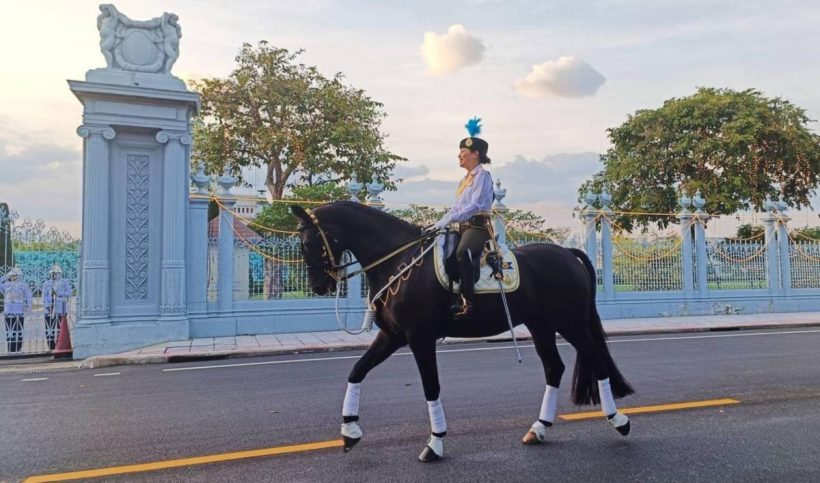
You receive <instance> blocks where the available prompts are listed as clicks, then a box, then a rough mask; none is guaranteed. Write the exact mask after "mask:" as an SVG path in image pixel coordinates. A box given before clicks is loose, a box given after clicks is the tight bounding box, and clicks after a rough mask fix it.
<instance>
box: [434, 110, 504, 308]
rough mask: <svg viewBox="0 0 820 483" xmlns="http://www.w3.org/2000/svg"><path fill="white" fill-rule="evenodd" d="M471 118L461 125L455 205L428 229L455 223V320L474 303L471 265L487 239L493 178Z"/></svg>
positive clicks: (475, 121)
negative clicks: (461, 174) (457, 299)
mask: <svg viewBox="0 0 820 483" xmlns="http://www.w3.org/2000/svg"><path fill="white" fill-rule="evenodd" d="M480 121H481V119H479V118H473V119H470V120H469V121H468V122H467V125H466V126H465V127H466V128H467V132H468V133H469V134H470V136H469V137H466V138H464V139H462V140H461V142H460V143H459V145H458V147H459V152H458V165H459V166H460V167H461V168H464V169H465V170H466V171H467V175H466V176H464V179H462V180H461V183H459V185H458V189H457V190H456V204H455V205H454V206H453V207H452V208H451V209H450V211H448V212H447V214H445V215H444V216H443V217H442V218H441V219H440V220H439V221H438V222H436V224H435V225H433V226H432V228H431V230H434V231H437V230H441V229H443V228H445V227H446V226H448V225H450V224H451V223H458V231H459V233H460V234H461V240H460V241H459V243H458V248H457V249H456V259H457V261H458V274H459V279H460V280H459V286H460V287H461V296H462V303H461V304H460V305H459V304H455V305H453V306H452V307H451V308H450V313H451V315H452V316H453V318H455V319H465V318H469V317H470V315H471V314H472V312H473V306H474V304H475V272H474V267H475V266H476V265H478V263H477V261H478V259H479V258H480V257H481V253H482V252H483V251H484V244H485V243H486V242H487V240H489V239H490V233H489V231H488V228H487V226H488V224H489V217H490V214H491V207H492V203H493V181H492V178H491V177H490V173H489V172H488V171H486V170H485V169H484V165H485V164H489V163H490V158H488V157H487V148H488V147H489V145H488V144H487V141H485V140H483V139H481V138H478V137H476V136H477V135H478V134H479V133H480V132H481V126H480V124H479V122H480Z"/></svg>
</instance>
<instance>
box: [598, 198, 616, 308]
mask: <svg viewBox="0 0 820 483" xmlns="http://www.w3.org/2000/svg"><path fill="white" fill-rule="evenodd" d="M598 199H599V200H601V210H600V213H601V215H603V216H602V217H601V260H602V263H603V266H604V270H603V278H604V297H605V298H606V299H607V300H613V299H614V298H615V284H614V279H613V270H612V226H611V225H612V220H610V218H609V215H611V214H612V210H610V209H609V204H610V203H611V202H612V195H611V194H609V191H607V189H606V188H604V190H603V191H602V192H601V194H599V195H598Z"/></svg>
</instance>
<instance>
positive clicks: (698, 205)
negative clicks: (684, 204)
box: [692, 190, 706, 213]
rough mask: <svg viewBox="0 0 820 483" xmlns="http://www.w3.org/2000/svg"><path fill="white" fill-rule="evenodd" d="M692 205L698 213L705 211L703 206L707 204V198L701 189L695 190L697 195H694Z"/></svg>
mask: <svg viewBox="0 0 820 483" xmlns="http://www.w3.org/2000/svg"><path fill="white" fill-rule="evenodd" d="M692 205H694V207H695V212H696V213H703V207H704V206H706V200H705V199H703V196H701V194H700V190H697V191H695V196H693V197H692Z"/></svg>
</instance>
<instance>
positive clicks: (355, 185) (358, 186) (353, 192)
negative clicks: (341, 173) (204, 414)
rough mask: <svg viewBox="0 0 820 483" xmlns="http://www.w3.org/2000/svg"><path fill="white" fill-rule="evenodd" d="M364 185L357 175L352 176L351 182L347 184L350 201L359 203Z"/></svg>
mask: <svg viewBox="0 0 820 483" xmlns="http://www.w3.org/2000/svg"><path fill="white" fill-rule="evenodd" d="M363 187H364V185H363V184H362V183H360V182H359V179H358V178H357V177H356V173H353V174H351V175H350V181H348V182H347V192H348V193H350V201H353V202H356V203H358V202H359V193H360V192H361V191H362V188H363Z"/></svg>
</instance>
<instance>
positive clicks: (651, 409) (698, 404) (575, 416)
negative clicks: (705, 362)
mask: <svg viewBox="0 0 820 483" xmlns="http://www.w3.org/2000/svg"><path fill="white" fill-rule="evenodd" d="M739 403H740V401H738V400H737V399H728V398H727V399H708V400H706V401H691V402H682V403H674V404H658V405H657V406H640V407H636V408H620V409H618V411H619V412H622V413H624V414H641V413H657V412H661V411H676V410H678V409H692V408H707V407H712V406H725V405H727V404H739ZM558 417H559V418H561V419H563V420H565V421H579V420H582V419H594V418H602V417H604V415H603V414H601V411H589V412H585V413H571V414H562V415H560V416H558Z"/></svg>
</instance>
